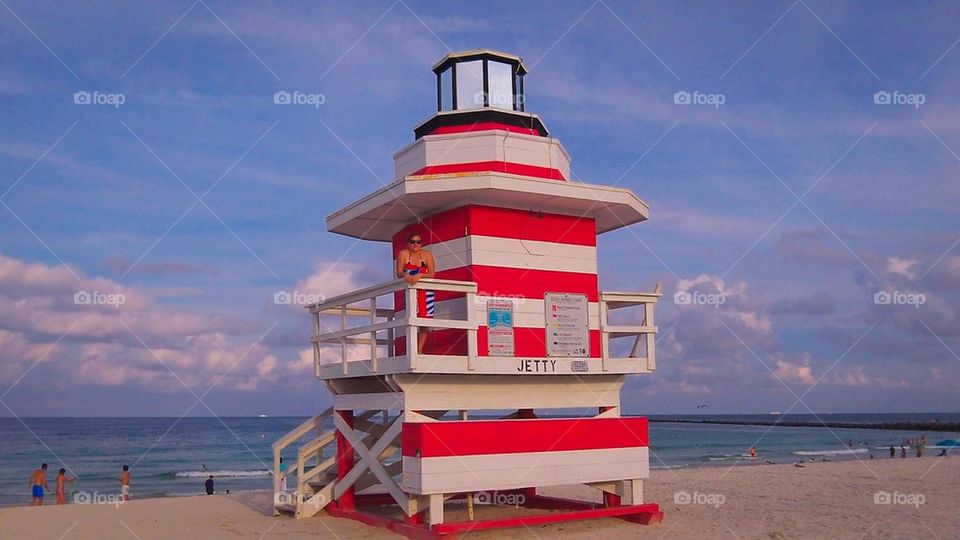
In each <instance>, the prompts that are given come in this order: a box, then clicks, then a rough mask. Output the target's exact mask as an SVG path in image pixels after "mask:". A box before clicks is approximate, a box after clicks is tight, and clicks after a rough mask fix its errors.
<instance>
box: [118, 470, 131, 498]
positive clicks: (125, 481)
mask: <svg viewBox="0 0 960 540" xmlns="http://www.w3.org/2000/svg"><path fill="white" fill-rule="evenodd" d="M120 495H122V496H123V500H125V501H129V500H130V466H129V465H124V466H123V472H121V473H120Z"/></svg>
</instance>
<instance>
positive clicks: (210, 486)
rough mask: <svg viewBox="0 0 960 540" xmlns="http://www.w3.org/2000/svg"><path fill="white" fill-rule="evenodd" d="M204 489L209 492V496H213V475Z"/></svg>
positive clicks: (204, 485) (205, 483)
mask: <svg viewBox="0 0 960 540" xmlns="http://www.w3.org/2000/svg"><path fill="white" fill-rule="evenodd" d="M203 487H204V488H205V489H206V491H207V495H213V475H212V474H211V475H210V478H207V481H206V482H204V484H203Z"/></svg>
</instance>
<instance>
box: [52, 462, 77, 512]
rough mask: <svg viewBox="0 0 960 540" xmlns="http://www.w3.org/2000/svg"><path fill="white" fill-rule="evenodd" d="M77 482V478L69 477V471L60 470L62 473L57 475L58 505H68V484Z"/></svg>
mask: <svg viewBox="0 0 960 540" xmlns="http://www.w3.org/2000/svg"><path fill="white" fill-rule="evenodd" d="M74 480H76V478H75V477H67V470H66V469H64V468H62V467H61V468H60V472H58V473H57V504H67V493H66V488H67V486H66V485H67V483H69V482H73V481H74Z"/></svg>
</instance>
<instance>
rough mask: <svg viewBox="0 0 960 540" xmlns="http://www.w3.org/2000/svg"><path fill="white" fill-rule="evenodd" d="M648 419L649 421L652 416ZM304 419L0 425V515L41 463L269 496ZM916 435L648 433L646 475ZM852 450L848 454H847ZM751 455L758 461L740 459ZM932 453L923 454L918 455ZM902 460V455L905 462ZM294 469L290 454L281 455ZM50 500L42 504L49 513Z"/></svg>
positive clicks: (834, 451) (83, 479) (89, 474)
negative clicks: (276, 460)
mask: <svg viewBox="0 0 960 540" xmlns="http://www.w3.org/2000/svg"><path fill="white" fill-rule="evenodd" d="M651 418H654V419H656V418H658V417H657V416H653V417H651ZM669 418H683V419H703V418H716V419H730V420H760V421H770V420H772V419H774V418H775V417H771V416H770V415H756V416H749V415H726V416H713V417H705V416H683V417H680V416H671V417H669ZM820 418H822V419H823V420H824V421H838V422H861V423H876V422H894V421H929V420H933V419H939V420H941V421H953V422H957V421H960V414H916V415H897V414H893V415H890V414H875V415H820ZM784 419H787V420H799V421H813V420H816V418H814V417H813V416H811V415H787V416H785V417H784ZM303 420H304V418H299V417H270V418H237V417H234V418H229V417H227V418H221V419H218V418H207V417H203V418H183V419H180V420H178V419H176V418H23V419H22V420H18V419H16V418H10V417H3V418H0V506H11V505H21V504H26V503H28V502H29V488H28V486H27V480H28V476H29V475H30V473H31V472H32V471H33V469H35V468H37V467H39V466H40V463H41V462H46V463H48V464H49V467H50V468H49V473H48V484H49V485H50V486H51V487H54V486H55V483H54V477H55V476H56V471H57V470H58V469H59V468H60V467H64V468H66V469H67V470H68V475H72V476H77V477H78V478H79V479H78V480H77V481H76V482H74V483H72V484H70V485H69V487H68V495H67V496H68V500H71V499H72V495H73V494H87V496H88V497H100V500H103V498H104V497H109V496H113V495H115V494H116V493H117V492H118V491H119V482H118V480H117V478H118V477H119V475H120V469H121V467H122V466H123V465H124V464H127V465H130V468H131V471H132V473H133V482H132V492H133V496H134V497H135V498H146V497H175V496H184V495H198V494H201V493H203V488H204V486H203V484H204V481H205V480H206V478H207V476H208V475H210V474H212V475H213V476H214V482H215V489H216V490H217V492H223V491H225V490H231V491H242V490H253V489H269V488H270V485H271V481H270V476H269V469H270V467H271V460H272V453H271V444H272V443H273V441H275V440H277V439H278V438H280V437H281V436H283V435H284V434H286V433H287V432H288V431H290V430H291V429H293V428H294V427H296V426H297V425H299V424H300V423H301V422H302V421H303ZM919 435H921V433H920V432H908V431H892V430H871V429H839V428H831V429H827V428H823V427H772V428H771V427H768V426H741V425H719V424H686V423H660V422H654V423H651V424H650V439H651V454H650V465H651V467H652V468H681V467H698V466H752V465H757V464H759V463H761V462H764V461H766V460H770V461H773V462H776V463H789V462H792V461H794V460H796V459H810V458H813V459H817V460H820V459H824V458H826V459H831V460H843V459H870V455H871V454H873V456H874V458H876V459H887V455H888V454H887V451H886V450H884V448H886V447H889V445H891V444H896V445H899V444H900V443H901V442H902V440H903V439H904V438H907V437H917V436H919ZM926 436H927V441H928V444H935V443H936V442H937V441H939V440H941V439H960V433H945V432H927V433H926ZM850 441H852V442H853V446H852V447H850V446H848V443H849V442H850ZM751 446H756V447H757V449H758V451H759V453H760V459H757V460H749V459H745V458H744V454H745V453H746V452H747V451H748V450H749V448H750V447H751ZM934 453H935V452H934V451H932V450H929V451H928V455H933V454H934ZM910 455H912V453H911V454H910ZM285 457H287V458H288V461H294V460H295V459H296V449H295V447H290V448H289V449H288V450H287V451H286V452H285ZM52 495H53V494H52V493H51V494H49V495H48V496H49V497H50V499H51V500H50V501H49V502H48V504H49V503H51V502H53V499H54V497H53V496H52Z"/></svg>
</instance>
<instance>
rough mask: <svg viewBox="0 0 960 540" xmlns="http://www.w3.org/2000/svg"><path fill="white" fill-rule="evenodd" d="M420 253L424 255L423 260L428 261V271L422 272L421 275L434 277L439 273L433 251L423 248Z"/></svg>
mask: <svg viewBox="0 0 960 540" xmlns="http://www.w3.org/2000/svg"><path fill="white" fill-rule="evenodd" d="M420 253H421V255H422V256H423V262H425V263H427V271H426V272H420V277H425V278H432V277H433V276H434V275H436V273H437V266H436V263H435V262H434V261H433V253H431V252H429V251H427V250H422V251H421V252H420Z"/></svg>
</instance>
